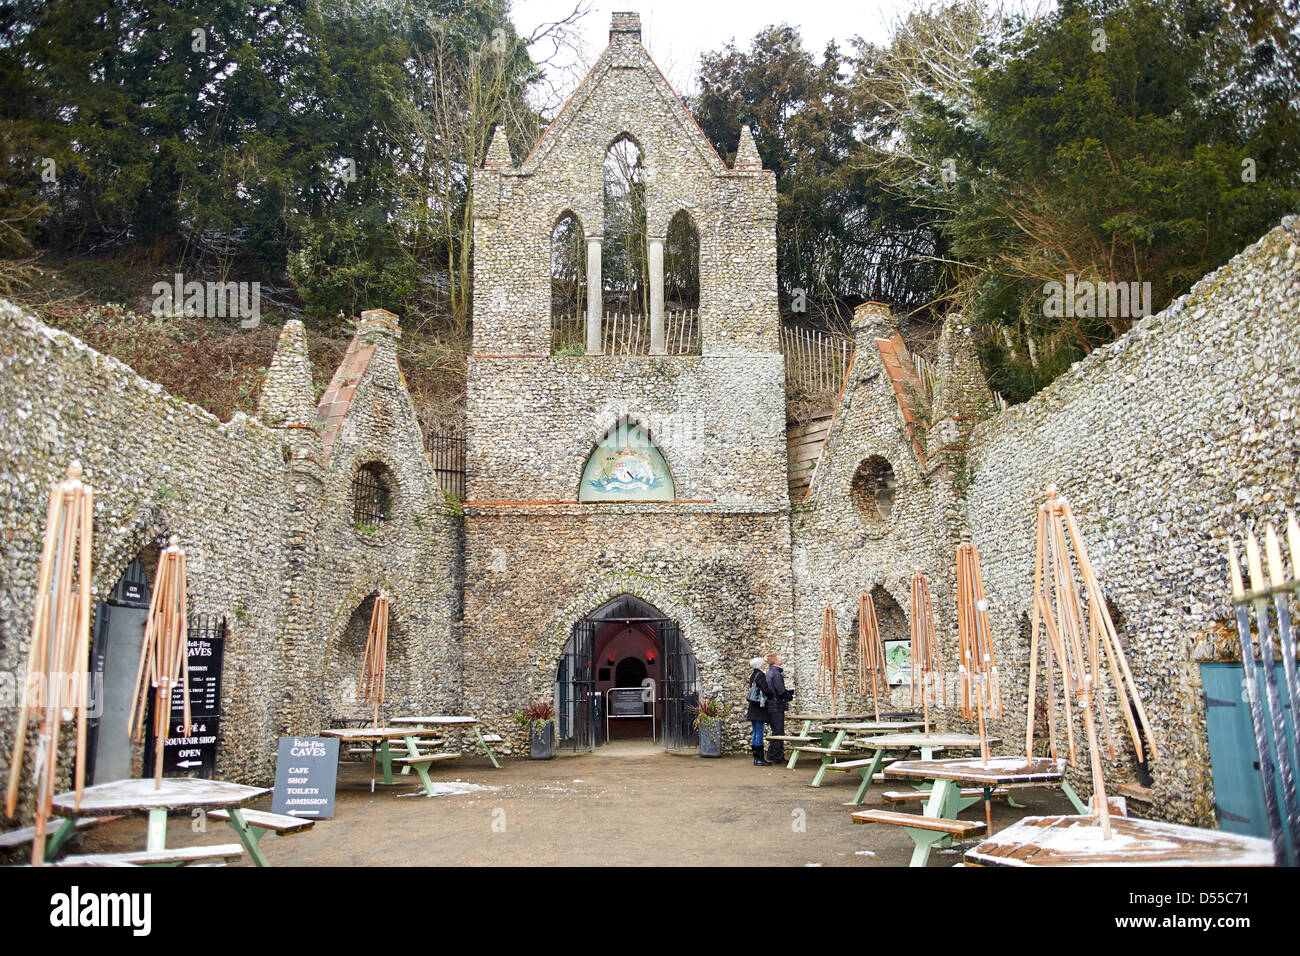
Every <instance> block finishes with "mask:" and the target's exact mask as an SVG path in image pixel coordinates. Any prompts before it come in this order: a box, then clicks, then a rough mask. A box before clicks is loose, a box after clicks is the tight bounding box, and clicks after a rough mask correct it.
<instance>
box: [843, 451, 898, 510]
mask: <svg viewBox="0 0 1300 956" xmlns="http://www.w3.org/2000/svg"><path fill="white" fill-rule="evenodd" d="M897 489H898V476H897V474H896V473H895V471H894V466H893V465H892V464H891V463H890V461H889V459H887V458H884V457H882V456H880V455H871V456H870V457H868V458H864V459H863V460H862V462H861V464H859V465H858V468H857V471H855V472H854V473H853V480H852V481H851V482H850V483H849V500H850V501H852V502H853V506H854V507H855V508H856V509H857V511H858V514H860V515H862V517H863V519H865V520H866V522H867V523H868V524H871V525H883V524H884V523H885V522H886V521H888V520H889V516H890V514H892V513H893V510H894V499H895V497H896V495H897Z"/></svg>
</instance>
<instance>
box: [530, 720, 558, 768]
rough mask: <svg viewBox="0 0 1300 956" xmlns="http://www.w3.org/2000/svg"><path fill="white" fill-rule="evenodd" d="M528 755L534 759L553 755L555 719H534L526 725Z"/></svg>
mask: <svg viewBox="0 0 1300 956" xmlns="http://www.w3.org/2000/svg"><path fill="white" fill-rule="evenodd" d="M528 755H529V756H530V757H532V758H533V759H534V760H550V759H551V758H552V757H554V756H555V721H553V720H544V721H542V720H534V721H532V722H531V723H529V725H528Z"/></svg>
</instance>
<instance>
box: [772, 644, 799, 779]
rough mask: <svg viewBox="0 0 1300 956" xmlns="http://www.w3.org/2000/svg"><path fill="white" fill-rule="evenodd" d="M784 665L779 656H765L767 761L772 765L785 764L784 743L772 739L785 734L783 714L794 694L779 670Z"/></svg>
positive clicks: (783, 660)
mask: <svg viewBox="0 0 1300 956" xmlns="http://www.w3.org/2000/svg"><path fill="white" fill-rule="evenodd" d="M784 664H785V659H784V658H782V657H781V655H780V654H768V655H767V687H768V690H769V691H770V692H771V694H770V696H769V697H768V698H767V723H768V726H769V727H771V728H772V731H771V733H770V734H769V735H768V741H767V759H768V760H770V761H772V763H785V741H784V740H775V739H773V738H775V737H780V736H783V735H784V734H785V712H786V711H787V710H789V709H790V701H791V700H792V699H793V698H794V692H793V691H789V690H786V687H785V673H784V672H783V671H782V669H781V668H782V665H784Z"/></svg>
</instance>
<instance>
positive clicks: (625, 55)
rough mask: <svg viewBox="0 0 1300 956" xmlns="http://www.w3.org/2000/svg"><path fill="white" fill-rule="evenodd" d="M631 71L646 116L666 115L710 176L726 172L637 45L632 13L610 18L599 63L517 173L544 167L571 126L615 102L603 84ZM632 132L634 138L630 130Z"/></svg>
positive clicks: (637, 22) (683, 106) (638, 23)
mask: <svg viewBox="0 0 1300 956" xmlns="http://www.w3.org/2000/svg"><path fill="white" fill-rule="evenodd" d="M625 70H636V71H639V72H641V73H643V74H644V75H645V76H646V78H647V80H648V81H649V84H650V87H651V89H652V91H653V93H654V95H655V98H656V101H657V103H656V104H654V105H652V104H644V103H643V104H641V108H642V109H643V110H645V111H646V112H647V113H649V112H655V111H656V110H655V106H657V107H658V108H659V109H661V110H664V111H666V112H667V114H668V115H670V116H671V117H672V118H673V120H674V122H675V124H676V126H677V128H678V130H679V131H680V134H681V136H682V138H683V140H684V141H686V142H689V143H690V144H691V146H692V147H693V148H694V150H695V151H696V152H697V153H698V155H699V159H700V161H701V162H702V163H704V164H705V165H706V166H708V167H709V168H710V169H712V170H714V171H715V172H725V171H726V169H727V166H726V163H724V162H723V161H722V157H720V156H719V155H718V152H717V150H715V149H714V148H713V144H712V143H710V142H709V139H708V137H707V136H705V135H704V131H703V130H701V129H700V126H699V124H698V123H696V122H695V117H693V116H691V114H690V111H689V110H688V109H687V108H686V104H685V103H683V102H682V100H681V97H679V96H678V95H677V93H676V91H675V90H673V88H672V86H671V84H669V82H668V79H667V78H666V77H665V76H664V74H663V71H662V70H660V69H659V67H658V65H657V64H656V63H655V62H654V60H652V59H651V58H650V54H649V53H648V52H647V51H646V48H645V47H644V46H643V45H642V43H641V18H640V16H639V15H638V14H636V13H615V14H613V17H612V20H611V24H610V30H609V45H608V46H606V47H605V50H604V52H602V53H601V55H600V58H599V59H597V60H596V64H595V65H594V66H593V67H592V68H591V71H590V72H589V73H588V74H587V75H586V76H585V77H584V78H583V80H582V82H581V83H579V84H578V88H577V89H576V90H574V91H573V94H572V95H571V96H570V97H569V99H568V101H567V102H566V103H565V104H564V108H563V109H561V110H560V113H559V115H558V116H556V117H555V119H554V120H553V121H552V122H551V125H550V126H548V127H547V129H546V131H545V132H544V133H543V134H542V136H541V139H539V140H538V141H537V144H536V145H535V146H534V147H533V149H532V152H530V153H529V154H528V157H527V158H526V159H525V160H524V161H523V163H522V164H521V165H520V168H519V171H520V172H521V173H523V174H525V175H528V174H531V173H534V172H536V171H537V170H538V169H539V168H540V167H542V166H544V165H545V163H546V160H547V157H548V156H550V155H551V153H552V152H553V151H554V150H555V149H557V148H558V147H560V144H561V143H563V142H564V139H565V133H566V132H567V131H568V130H569V128H570V127H571V126H572V125H573V124H574V122H575V121H577V119H578V118H579V117H581V116H583V115H584V114H587V113H590V112H591V111H593V110H595V109H600V108H602V107H603V106H604V105H605V104H604V103H603V102H602V101H607V100H611V99H614V98H616V97H617V90H616V89H612V84H610V83H608V82H606V81H607V80H608V79H609V77H610V74H611V73H617V72H619V71H625ZM632 132H634V133H635V131H634V130H633V131H632Z"/></svg>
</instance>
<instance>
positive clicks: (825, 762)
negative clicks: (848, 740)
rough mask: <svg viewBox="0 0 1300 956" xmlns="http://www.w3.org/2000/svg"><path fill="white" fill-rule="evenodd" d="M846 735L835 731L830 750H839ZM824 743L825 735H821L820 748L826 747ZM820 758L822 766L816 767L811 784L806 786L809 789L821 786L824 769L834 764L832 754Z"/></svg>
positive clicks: (843, 732) (845, 731) (845, 732)
mask: <svg viewBox="0 0 1300 956" xmlns="http://www.w3.org/2000/svg"><path fill="white" fill-rule="evenodd" d="M847 733H848V731H847V730H839V731H836V733H835V736H834V737H832V738H831V744H830V749H831V750H839V749H840V744H842V743H844V735H845V734H847ZM800 736H801V737H802V736H804V735H803V734H800ZM825 741H826V735H825V734H822V746H826V744H825ZM821 758H822V765H821V766H820V767H818V768H817V772H816V773H815V774H813V778H812V783H810V784H808V786H810V787H820V786H821V785H822V778H823V777H825V776H826V769H827V768H828V767H829V766H830V765H831V764H833V763H834V762H835V755H834V754H822V755H821Z"/></svg>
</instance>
